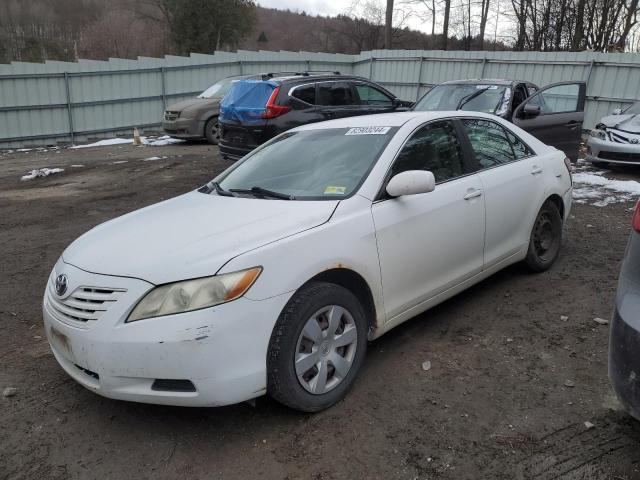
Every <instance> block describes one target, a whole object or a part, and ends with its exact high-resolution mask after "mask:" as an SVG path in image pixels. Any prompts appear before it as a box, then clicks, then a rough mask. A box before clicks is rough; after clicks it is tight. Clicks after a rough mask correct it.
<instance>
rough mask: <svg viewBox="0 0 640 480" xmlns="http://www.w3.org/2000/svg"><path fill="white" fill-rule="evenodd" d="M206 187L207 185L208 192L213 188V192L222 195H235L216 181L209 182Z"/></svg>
mask: <svg viewBox="0 0 640 480" xmlns="http://www.w3.org/2000/svg"><path fill="white" fill-rule="evenodd" d="M207 187H209V193H211V192H213V191H214V190H215V192H216V193H217V194H218V195H220V196H222V197H235V195H234V194H233V193H231V192H230V191H229V190H225V189H224V188H222V187H221V186H220V184H219V183H218V182H209V183H208V184H207Z"/></svg>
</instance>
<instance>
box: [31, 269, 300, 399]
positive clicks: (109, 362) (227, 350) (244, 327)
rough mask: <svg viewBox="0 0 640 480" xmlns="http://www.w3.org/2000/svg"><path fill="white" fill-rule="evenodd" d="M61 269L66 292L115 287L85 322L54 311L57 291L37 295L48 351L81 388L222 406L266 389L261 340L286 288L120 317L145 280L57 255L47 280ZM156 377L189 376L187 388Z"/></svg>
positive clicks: (136, 298)
mask: <svg viewBox="0 0 640 480" xmlns="http://www.w3.org/2000/svg"><path fill="white" fill-rule="evenodd" d="M61 273H64V274H65V275H66V276H67V278H68V279H69V288H68V292H70V293H67V294H65V295H67V296H68V297H69V296H72V295H73V292H74V291H76V289H77V288H85V287H86V286H88V285H90V286H94V287H95V288H100V287H113V286H114V284H115V286H117V288H119V289H120V290H121V293H120V296H119V297H118V299H117V301H115V302H113V303H112V304H111V305H110V306H109V307H108V308H107V309H106V311H104V312H102V313H101V315H100V317H99V319H97V320H88V321H86V322H78V321H75V320H73V319H70V318H68V317H66V316H65V315H63V314H61V313H60V309H59V308H60V307H59V305H60V302H61V301H63V300H65V296H63V297H55V298H52V295H56V294H55V293H53V291H52V290H51V289H49V291H48V292H47V293H46V294H45V299H44V304H43V317H44V327H45V332H46V335H47V338H48V340H49V344H50V345H51V349H52V351H53V354H54V356H55V358H56V360H57V361H58V363H59V364H60V366H61V367H62V368H63V369H64V370H65V371H66V372H67V373H68V374H69V375H70V376H71V377H72V378H73V379H75V380H76V381H77V382H78V383H80V384H81V385H83V386H84V387H86V388H88V389H89V390H91V391H93V392H95V393H98V394H100V395H103V396H105V397H109V398H114V399H119V400H129V401H135V402H144V403H155V404H163V405H181V406H219V405H228V404H233V403H238V402H242V401H245V400H249V399H251V398H255V397H257V396H260V395H262V394H264V393H265V392H266V356H267V348H268V344H269V339H270V337H271V332H272V330H273V326H274V324H275V322H276V319H277V318H278V315H279V314H280V312H281V311H282V309H283V308H284V305H285V304H286V302H287V301H288V299H289V296H290V295H289V294H285V295H280V296H276V297H272V298H270V299H267V300H263V301H253V300H249V299H247V298H240V299H238V300H235V301H233V302H230V303H227V304H223V305H218V306H216V307H212V308H206V309H203V310H198V311H194V312H189V313H183V314H178V315H168V316H164V317H158V318H153V319H147V320H140V321H137V322H132V323H129V324H128V323H125V320H126V318H127V316H128V315H129V313H130V311H131V309H132V308H133V307H134V306H135V305H136V303H137V302H138V301H139V299H140V298H141V297H142V296H143V295H145V294H146V293H147V292H148V291H149V290H150V289H151V288H153V285H151V284H149V283H147V282H144V281H142V280H137V279H131V278H122V277H112V276H104V275H96V274H92V273H88V272H85V271H83V270H80V269H78V268H76V267H74V266H71V265H69V264H66V263H63V262H58V264H57V265H56V267H55V269H54V272H53V274H52V279H55V277H56V276H57V275H59V274H61ZM50 283H51V281H50ZM48 288H49V286H48ZM56 302H57V303H56ZM56 306H58V307H56ZM92 308H94V307H92ZM105 308H106V307H105ZM156 380H162V381H165V380H182V381H189V382H191V383H192V384H193V386H194V387H195V388H194V389H193V390H194V391H182V390H180V389H178V390H175V389H172V388H168V389H167V388H164V387H163V388H160V389H158V388H157V385H158V382H156ZM154 382H156V383H155V385H154ZM167 383H169V384H170V383H171V382H164V385H166V384H167Z"/></svg>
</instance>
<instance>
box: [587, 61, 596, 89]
mask: <svg viewBox="0 0 640 480" xmlns="http://www.w3.org/2000/svg"><path fill="white" fill-rule="evenodd" d="M595 63H596V62H595V60H593V59H592V60H591V61H590V62H589V71H588V72H587V82H586V83H587V86H586V88H585V94H586V90H589V81H590V80H591V73H593V66H594V65H595Z"/></svg>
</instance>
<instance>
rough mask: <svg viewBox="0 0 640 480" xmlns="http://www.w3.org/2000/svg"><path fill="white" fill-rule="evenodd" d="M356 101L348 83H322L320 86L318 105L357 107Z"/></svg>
mask: <svg viewBox="0 0 640 480" xmlns="http://www.w3.org/2000/svg"><path fill="white" fill-rule="evenodd" d="M355 104H356V101H355V98H354V95H353V91H352V90H351V87H350V85H349V84H348V83H347V82H322V83H319V84H318V105H328V106H341V105H355Z"/></svg>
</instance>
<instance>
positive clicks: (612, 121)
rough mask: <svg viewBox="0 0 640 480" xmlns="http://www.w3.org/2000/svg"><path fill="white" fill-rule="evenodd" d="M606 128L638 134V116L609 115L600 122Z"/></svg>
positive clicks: (639, 122) (639, 123) (639, 131)
mask: <svg viewBox="0 0 640 480" xmlns="http://www.w3.org/2000/svg"><path fill="white" fill-rule="evenodd" d="M600 123H602V124H604V125H605V126H606V127H607V128H617V129H619V130H624V131H625V132H632V133H640V115H638V114H633V115H609V116H607V117H604V118H603V119H602V120H600Z"/></svg>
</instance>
